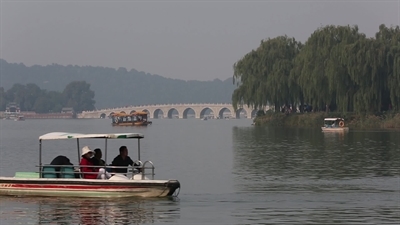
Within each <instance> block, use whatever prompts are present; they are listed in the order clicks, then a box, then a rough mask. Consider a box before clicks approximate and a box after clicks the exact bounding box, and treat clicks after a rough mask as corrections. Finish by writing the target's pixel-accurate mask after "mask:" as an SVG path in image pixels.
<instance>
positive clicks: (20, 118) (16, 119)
mask: <svg viewBox="0 0 400 225" xmlns="http://www.w3.org/2000/svg"><path fill="white" fill-rule="evenodd" d="M14 121H25V118H24V116H18V117H17V118H15V119H14Z"/></svg>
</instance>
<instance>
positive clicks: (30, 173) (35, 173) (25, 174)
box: [14, 172, 39, 178]
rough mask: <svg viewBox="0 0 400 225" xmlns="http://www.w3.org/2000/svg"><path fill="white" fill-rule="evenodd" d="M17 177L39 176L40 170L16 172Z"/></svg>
mask: <svg viewBox="0 0 400 225" xmlns="http://www.w3.org/2000/svg"><path fill="white" fill-rule="evenodd" d="M14 177H16V178H39V173H38V172H15V176H14Z"/></svg>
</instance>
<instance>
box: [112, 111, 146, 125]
mask: <svg viewBox="0 0 400 225" xmlns="http://www.w3.org/2000/svg"><path fill="white" fill-rule="evenodd" d="M111 119H112V125H113V126H147V125H149V124H152V122H151V121H148V119H147V112H133V113H131V114H126V113H115V114H112V115H111Z"/></svg>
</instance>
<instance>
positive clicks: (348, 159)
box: [232, 127, 400, 224]
mask: <svg viewBox="0 0 400 225" xmlns="http://www.w3.org/2000/svg"><path fill="white" fill-rule="evenodd" d="M232 135H233V142H234V144H233V146H234V149H233V151H234V165H235V166H234V173H235V175H236V180H235V181H236V183H235V186H236V189H237V191H238V192H239V193H242V194H243V195H247V196H252V200H250V199H248V198H247V199H248V201H249V202H252V204H248V205H246V206H244V207H243V208H240V210H238V211H237V212H236V213H235V217H237V218H238V219H241V220H242V222H243V223H248V222H250V221H251V223H252V224H257V223H258V222H254V221H259V223H265V222H266V221H268V223H269V222H270V223H283V224H291V223H300V224H302V223H310V222H311V223H316V224H331V223H335V224H336V223H337V224H351V223H357V224H397V223H398V222H399V221H400V204H399V203H400V149H399V146H400V145H399V143H400V140H399V133H395V132H349V133H341V134H339V133H329V134H324V133H322V132H321V131H320V130H307V129H304V130H303V129H293V130H292V129H284V128H268V127H254V128H252V127H250V128H248V127H247V128H246V127H245V128H239V127H234V128H233V133H232ZM241 212H246V213H241ZM350 221H351V222H350Z"/></svg>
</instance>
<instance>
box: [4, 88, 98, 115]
mask: <svg viewBox="0 0 400 225" xmlns="http://www.w3.org/2000/svg"><path fill="white" fill-rule="evenodd" d="M93 98H94V92H93V91H92V90H90V84H88V83H86V82H85V81H73V82H71V83H69V84H68V85H67V87H65V89H64V91H63V92H57V91H46V90H42V89H40V88H39V87H38V86H37V85H36V84H32V83H29V84H27V85H23V84H14V85H13V86H12V88H10V89H9V90H7V91H4V88H0V111H4V110H5V109H6V106H7V104H8V103H11V102H15V103H17V104H18V105H19V106H20V108H21V111H34V112H36V113H48V112H61V109H62V108H63V107H72V108H73V109H74V111H75V112H81V111H83V110H93V109H94V103H95V101H94V100H93Z"/></svg>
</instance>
